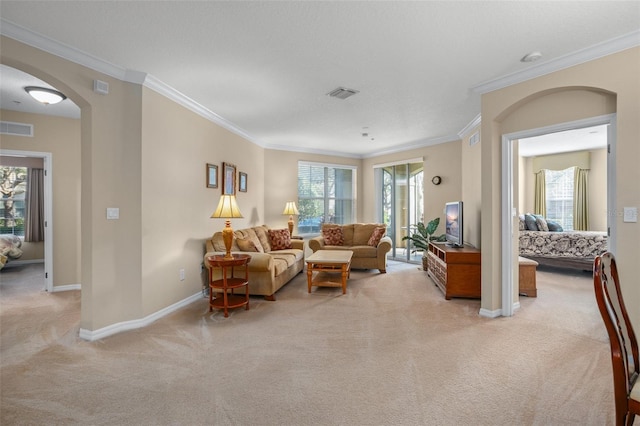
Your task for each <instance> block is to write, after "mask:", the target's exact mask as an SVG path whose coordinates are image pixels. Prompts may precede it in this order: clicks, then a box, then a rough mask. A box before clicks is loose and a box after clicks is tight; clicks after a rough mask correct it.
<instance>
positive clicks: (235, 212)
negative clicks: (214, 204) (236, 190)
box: [211, 195, 243, 259]
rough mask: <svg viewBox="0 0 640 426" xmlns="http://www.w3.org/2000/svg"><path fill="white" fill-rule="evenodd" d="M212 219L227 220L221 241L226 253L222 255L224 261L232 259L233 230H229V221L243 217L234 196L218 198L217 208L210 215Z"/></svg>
mask: <svg viewBox="0 0 640 426" xmlns="http://www.w3.org/2000/svg"><path fill="white" fill-rule="evenodd" d="M211 217H212V218H214V219H215V218H225V219H227V221H226V223H225V227H224V229H223V230H222V240H223V241H224V246H225V248H226V249H227V252H226V253H225V255H224V258H225V259H233V256H232V255H231V244H233V229H231V220H229V219H233V218H236V217H243V216H242V213H240V209H239V208H238V204H237V203H236V196H235V195H223V196H222V197H220V202H219V203H218V208H217V209H216V211H215V212H213V214H212V215H211Z"/></svg>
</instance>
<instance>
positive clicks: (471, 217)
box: [461, 126, 482, 247]
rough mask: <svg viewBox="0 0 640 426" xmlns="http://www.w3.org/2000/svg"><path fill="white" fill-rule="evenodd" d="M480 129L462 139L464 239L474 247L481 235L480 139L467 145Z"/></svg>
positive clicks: (479, 240) (475, 129) (478, 245)
mask: <svg viewBox="0 0 640 426" xmlns="http://www.w3.org/2000/svg"><path fill="white" fill-rule="evenodd" d="M478 131H480V126H477V127H476V128H474V129H472V130H471V131H469V132H468V135H467V136H466V137H465V138H464V139H463V141H462V162H461V163H462V170H461V172H462V176H461V178H462V181H461V185H462V200H463V201H464V239H465V241H466V242H468V243H469V244H471V245H472V246H474V247H480V242H481V237H482V226H481V222H480V219H481V217H482V214H481V211H482V179H481V177H482V173H481V172H482V168H481V163H480V150H481V147H482V140H481V141H480V142H478V143H476V144H475V145H473V146H471V145H469V137H470V136H472V135H473V134H474V133H476V132H478Z"/></svg>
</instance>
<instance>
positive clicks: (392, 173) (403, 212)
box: [377, 162, 424, 263]
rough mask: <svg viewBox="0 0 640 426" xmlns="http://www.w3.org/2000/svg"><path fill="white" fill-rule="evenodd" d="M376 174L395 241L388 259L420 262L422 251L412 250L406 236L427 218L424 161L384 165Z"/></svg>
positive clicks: (384, 217)
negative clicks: (424, 212) (425, 210)
mask: <svg viewBox="0 0 640 426" xmlns="http://www.w3.org/2000/svg"><path fill="white" fill-rule="evenodd" d="M377 173H378V174H379V175H380V176H379V178H378V179H377V182H379V188H378V189H379V191H380V193H381V197H380V199H381V204H382V206H381V207H382V208H381V210H382V218H383V220H384V223H385V224H386V225H387V235H389V236H390V237H391V240H392V242H393V245H392V248H391V251H390V252H389V258H390V259H394V260H399V261H404V262H416V263H420V262H421V260H422V253H421V252H416V253H412V251H413V247H412V246H411V241H409V240H403V238H404V237H406V236H408V235H411V233H412V232H413V230H414V229H415V225H416V223H418V222H421V221H423V220H424V214H423V208H424V199H423V191H422V189H423V187H422V185H423V177H424V170H423V163H422V162H419V163H406V164H395V165H389V166H384V167H380V168H378V169H377Z"/></svg>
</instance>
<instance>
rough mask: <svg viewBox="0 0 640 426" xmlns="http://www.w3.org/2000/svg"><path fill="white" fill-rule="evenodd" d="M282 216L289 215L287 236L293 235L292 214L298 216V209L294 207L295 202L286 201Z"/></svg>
mask: <svg viewBox="0 0 640 426" xmlns="http://www.w3.org/2000/svg"><path fill="white" fill-rule="evenodd" d="M282 214H288V215H289V222H288V225H289V234H290V235H293V215H294V214H300V213H298V208H297V207H296V202H295V201H287V204H286V205H285V206H284V211H283V212H282Z"/></svg>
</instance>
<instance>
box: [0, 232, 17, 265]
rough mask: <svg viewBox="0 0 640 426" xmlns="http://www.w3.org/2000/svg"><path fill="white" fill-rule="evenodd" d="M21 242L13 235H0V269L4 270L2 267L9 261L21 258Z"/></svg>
mask: <svg viewBox="0 0 640 426" xmlns="http://www.w3.org/2000/svg"><path fill="white" fill-rule="evenodd" d="M20 246H22V240H21V239H20V238H19V237H16V236H15V235H13V234H1V235H0V269H2V268H4V265H5V264H6V263H7V262H8V261H9V260H10V259H18V258H20V256H22V250H21V249H20Z"/></svg>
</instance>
